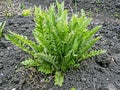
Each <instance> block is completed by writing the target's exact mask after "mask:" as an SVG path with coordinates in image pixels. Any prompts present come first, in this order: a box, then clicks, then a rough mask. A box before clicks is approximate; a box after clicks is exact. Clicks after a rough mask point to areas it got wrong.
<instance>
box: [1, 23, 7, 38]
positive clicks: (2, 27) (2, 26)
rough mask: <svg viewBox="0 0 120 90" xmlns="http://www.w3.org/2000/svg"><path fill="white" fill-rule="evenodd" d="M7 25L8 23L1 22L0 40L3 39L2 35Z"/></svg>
mask: <svg viewBox="0 0 120 90" xmlns="http://www.w3.org/2000/svg"><path fill="white" fill-rule="evenodd" d="M5 24H6V22H4V23H2V22H0V38H1V37H2V33H3V30H4V27H5Z"/></svg>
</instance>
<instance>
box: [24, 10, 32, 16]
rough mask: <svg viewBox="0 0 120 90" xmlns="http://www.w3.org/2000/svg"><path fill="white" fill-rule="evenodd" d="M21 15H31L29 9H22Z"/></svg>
mask: <svg viewBox="0 0 120 90" xmlns="http://www.w3.org/2000/svg"><path fill="white" fill-rule="evenodd" d="M22 15H23V16H30V15H31V9H24V10H23V11H22Z"/></svg>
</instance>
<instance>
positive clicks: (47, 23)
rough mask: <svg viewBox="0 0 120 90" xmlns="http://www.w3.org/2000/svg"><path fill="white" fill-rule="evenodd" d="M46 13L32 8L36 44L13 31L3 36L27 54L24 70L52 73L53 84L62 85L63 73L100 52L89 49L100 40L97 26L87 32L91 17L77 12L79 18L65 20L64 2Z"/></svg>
mask: <svg viewBox="0 0 120 90" xmlns="http://www.w3.org/2000/svg"><path fill="white" fill-rule="evenodd" d="M56 6H57V11H56V7H55V5H54V4H52V5H51V6H50V7H49V8H48V10H42V9H41V8H39V7H36V6H35V12H34V20H35V23H36V25H35V29H34V30H33V35H34V38H35V39H36V42H34V41H31V40H28V38H27V37H26V36H22V35H19V34H16V33H13V32H11V31H10V32H9V33H8V34H7V35H5V37H6V39H8V40H10V41H11V42H12V43H14V44H15V45H16V46H18V47H19V48H21V49H22V50H24V51H25V52H27V53H28V54H31V55H32V56H33V58H28V59H26V60H25V61H23V62H22V64H24V65H25V66H27V67H33V66H34V67H36V68H37V70H38V71H40V72H43V73H45V74H55V85H59V86H62V83H63V82H64V73H65V71H66V70H68V69H69V68H73V67H76V66H79V63H80V61H83V60H86V59H87V58H90V57H92V56H96V55H99V54H102V53H104V52H105V51H104V50H93V48H92V47H93V46H94V44H95V43H96V42H97V41H98V40H99V39H100V38H101V37H94V34H95V33H96V32H97V31H98V30H99V29H101V26H96V27H95V28H93V29H91V30H89V29H88V25H90V22H91V20H92V19H91V18H87V17H86V15H85V12H84V11H83V10H81V16H79V15H78V14H76V13H73V14H72V16H71V18H70V20H68V10H66V9H64V2H62V3H61V4H60V3H58V2H56Z"/></svg>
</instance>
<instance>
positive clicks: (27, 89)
mask: <svg viewBox="0 0 120 90" xmlns="http://www.w3.org/2000/svg"><path fill="white" fill-rule="evenodd" d="M14 1H15V2H14V4H19V3H21V2H22V0H14ZM18 1H19V2H18ZM55 1H56V0H24V2H25V6H26V7H30V6H34V4H36V5H42V7H43V8H44V7H48V6H49V5H50V3H53V2H55ZM58 1H65V8H67V9H69V10H71V11H72V10H73V11H75V3H74V2H73V1H72V0H58ZM0 2H1V1H0ZM0 5H1V4H0ZM82 8H83V9H84V10H85V11H86V12H87V14H88V16H91V17H93V21H92V23H91V25H90V28H92V27H94V26H96V25H103V27H102V29H101V30H100V31H99V32H98V33H97V34H96V36H97V35H101V36H102V39H101V40H100V41H99V42H98V43H96V45H95V47H94V48H96V49H99V48H101V49H106V50H107V52H106V53H105V54H104V55H100V56H97V57H94V58H90V59H88V60H86V61H83V62H81V65H80V67H79V68H78V69H70V70H68V71H67V73H66V75H65V81H64V84H63V86H62V87H58V86H54V81H53V76H52V75H49V76H46V75H44V74H43V73H40V72H37V71H36V69H34V68H30V69H25V68H24V66H22V65H21V64H20V62H21V61H23V60H24V59H25V58H27V57H29V55H28V54H26V53H25V52H23V51H22V50H20V49H19V48H18V47H16V46H15V45H13V44H11V43H10V42H9V41H7V40H6V39H5V38H4V36H3V37H2V38H1V39H0V90H70V89H71V88H72V87H73V88H76V89H77V90H120V0H77V10H78V11H80V9H82ZM0 11H2V10H0ZM5 20H6V21H7V24H6V26H5V31H4V34H6V33H7V31H8V30H11V31H13V32H16V33H19V34H22V35H26V36H28V37H29V38H30V39H34V38H33V36H32V30H34V26H35V24H34V20H33V17H32V16H29V17H23V16H20V15H17V14H15V15H14V16H12V17H9V18H6V17H5V16H1V17H0V22H3V21H5Z"/></svg>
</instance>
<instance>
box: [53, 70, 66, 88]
mask: <svg viewBox="0 0 120 90" xmlns="http://www.w3.org/2000/svg"><path fill="white" fill-rule="evenodd" d="M63 82H64V76H63V74H62V73H61V72H56V73H55V85H58V86H60V87H61V86H62V84H63Z"/></svg>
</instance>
